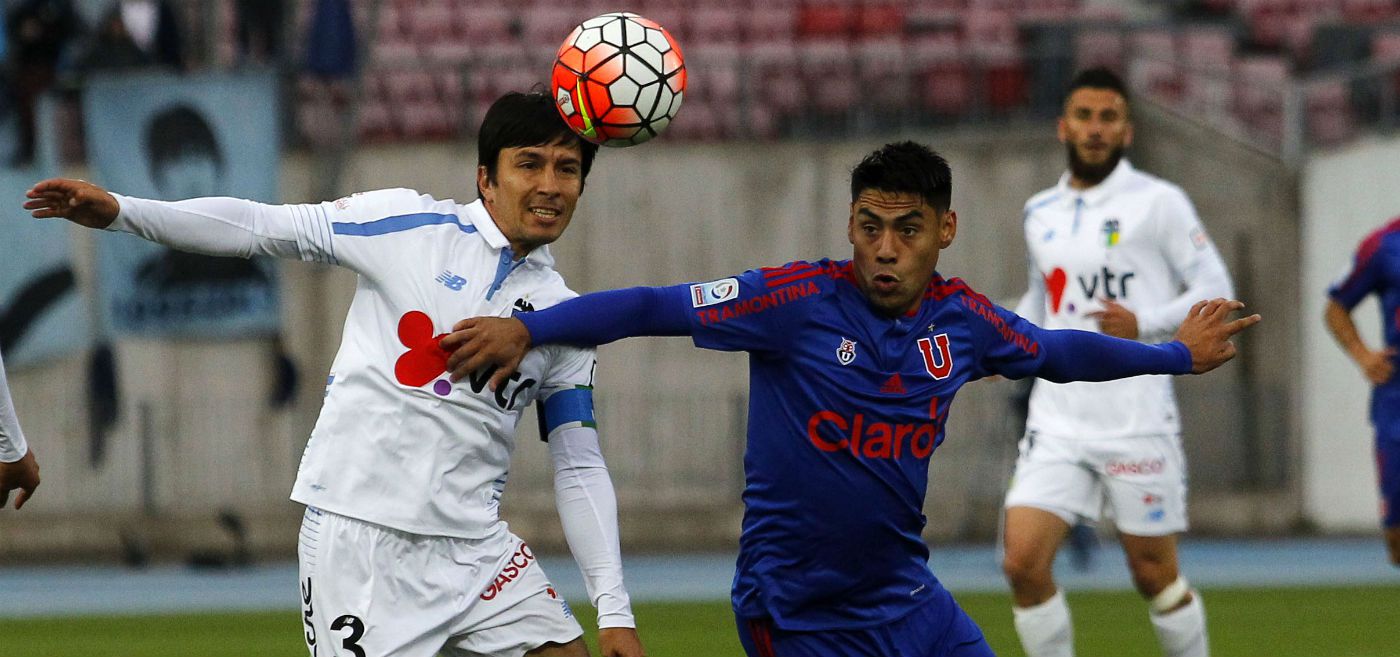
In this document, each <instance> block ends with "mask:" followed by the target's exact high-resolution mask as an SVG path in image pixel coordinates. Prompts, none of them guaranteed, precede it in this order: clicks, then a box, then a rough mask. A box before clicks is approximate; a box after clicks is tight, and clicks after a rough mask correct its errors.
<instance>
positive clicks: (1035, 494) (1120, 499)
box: [1006, 431, 1186, 536]
mask: <svg viewBox="0 0 1400 657" xmlns="http://www.w3.org/2000/svg"><path fill="white" fill-rule="evenodd" d="M1020 447H1021V456H1020V458H1018V459H1017V460H1016V472H1015V474H1014V475H1012V478H1011V489H1010V490H1009V491H1007V493H1006V506H1007V507H1013V506H1028V507H1034V508H1037V509H1042V510H1045V511H1049V512H1051V513H1053V514H1055V515H1057V516H1059V517H1060V518H1062V519H1063V520H1064V521H1065V522H1067V523H1069V524H1070V525H1074V524H1076V523H1078V522H1080V521H1096V520H1098V519H1099V516H1100V512H1101V510H1102V509H1103V507H1104V506H1107V507H1108V510H1109V514H1110V515H1111V517H1112V518H1113V520H1114V524H1116V525H1117V526H1118V531H1120V532H1122V533H1124V534H1129V535H1132V536H1167V535H1170V534H1176V533H1180V532H1184V531H1186V457H1185V455H1184V454H1183V453H1182V451H1181V437H1180V436H1179V435H1156V436H1132V437H1124V438H1106V439H1094V440H1083V439H1067V438H1056V437H1050V436H1046V435H1045V434H1043V433H1038V432H1034V431H1032V432H1027V433H1026V436H1025V437H1024V438H1022V439H1021V446H1020Z"/></svg>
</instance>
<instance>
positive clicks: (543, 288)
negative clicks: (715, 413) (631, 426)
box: [112, 189, 595, 538]
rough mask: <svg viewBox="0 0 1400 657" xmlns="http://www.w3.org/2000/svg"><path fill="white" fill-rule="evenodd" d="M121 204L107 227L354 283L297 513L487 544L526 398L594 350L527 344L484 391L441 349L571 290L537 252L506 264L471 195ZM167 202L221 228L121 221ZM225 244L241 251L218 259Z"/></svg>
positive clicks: (541, 394) (496, 234) (384, 193)
mask: <svg viewBox="0 0 1400 657" xmlns="http://www.w3.org/2000/svg"><path fill="white" fill-rule="evenodd" d="M117 198H118V200H119V202H120V203H121V205H122V217H119V218H118V221H117V223H115V224H114V225H113V227H112V228H113V229H120V230H126V231H129V232H135V233H137V234H140V235H142V236H144V237H147V238H150V239H155V240H157V241H160V242H163V243H166V244H169V245H171V246H174V247H176V248H181V249H185V250H193V251H202V252H210V251H214V252H218V253H222V254H225V255H243V256H245V257H246V256H247V255H249V254H268V255H277V256H281V257H288V258H300V259H302V260H307V261H315V262H323V263H330V264H338V265H341V266H344V267H347V268H349V269H351V270H354V271H355V272H356V273H358V274H359V281H358V284H357V286H356V289H355V297H354V299H353V301H352V302H351V304H350V310H349V313H348V314H347V316H346V319H345V329H344V333H343V335H342V337H341V343H340V350H339V352H338V353H337V354H336V357H335V362H334V364H333V365H332V367H331V372H330V375H329V376H328V377H327V383H326V399H325V403H324V406H323V407H322V409H321V415H320V418H319V419H318V420H317V422H316V427H315V429H314V430H313V432H312V434H311V439H310V441H309V442H308V443H307V445H306V452H305V454H304V455H303V456H302V461H301V466H300V468H299V470H298V473H297V480H296V484H295V486H294V487H293V489H292V499H294V500H296V501H298V502H301V503H303V504H306V505H309V506H314V507H317V508H320V509H324V510H326V511H330V512H332V513H336V514H340V515H343V516H348V517H351V518H356V519H359V520H363V521H366V522H371V523H375V524H378V525H383V526H385V527H390V528H393V529H397V530H401V531H405V532H411V533H415V534H425V535H432V536H450V537H457V538H484V537H486V536H488V535H490V534H491V533H492V532H493V531H495V530H496V529H497V528H498V526H497V520H498V517H497V504H498V501H499V499H500V496H501V492H502V490H503V488H504V486H505V481H506V475H507V471H508V468H509V464H510V455H511V452H512V450H513V448H514V433H515V427H516V423H517V422H518V421H519V419H520V413H521V411H522V410H523V409H525V408H526V407H527V406H529V405H530V403H531V402H532V401H534V400H535V399H536V398H538V399H540V400H543V399H545V398H547V397H548V396H550V395H552V394H553V393H555V392H558V391H561V390H567V389H573V388H575V387H578V386H589V385H592V376H593V368H594V362H595V361H594V351H593V350H591V349H578V348H574V347H567V346H545V347H540V348H536V349H532V350H531V351H530V352H529V354H528V355H527V356H526V357H525V359H524V361H523V362H521V364H520V369H519V372H517V373H516V374H515V375H513V376H512V377H511V379H510V381H509V382H508V383H507V384H505V385H503V386H501V387H500V389H498V390H496V391H494V392H493V391H492V390H490V389H489V388H488V387H486V381H487V378H488V377H487V376H485V373H476V374H475V375H473V376H472V377H471V378H469V379H465V380H462V381H460V382H458V383H455V384H454V383H451V382H450V381H449V380H448V378H447V375H446V373H445V371H444V370H445V365H446V359H447V354H446V353H445V352H442V351H441V350H440V349H439V348H438V347H437V340H438V338H440V337H441V336H442V335H443V334H445V333H447V332H448V331H451V329H452V325H453V324H454V323H456V322H457V321H459V320H461V319H464V318H467V317H474V316H507V315H509V314H510V313H511V311H512V310H516V309H523V310H529V309H534V308H544V307H548V306H551V305H553V304H555V303H558V302H559V301H562V300H564V299H567V298H569V297H572V296H575V293H574V292H572V291H571V290H569V289H568V288H567V287H566V286H565V285H564V281H563V278H562V277H560V275H559V274H558V272H556V271H555V270H554V268H553V264H554V261H553V258H552V257H551V256H550V254H549V250H548V249H547V248H546V247H540V248H537V249H534V250H533V251H531V252H530V254H529V255H528V256H526V257H525V258H522V259H519V260H516V259H514V257H513V254H512V253H511V250H510V245H509V243H508V241H507V239H506V237H505V236H504V235H502V234H501V232H500V230H499V229H498V228H497V227H496V224H495V222H493V221H492V219H491V217H490V215H489V214H488V213H487V212H486V210H485V208H484V207H483V206H482V205H481V202H480V201H477V202H474V203H471V204H469V205H458V204H456V203H454V202H452V201H450V200H449V201H438V200H435V199H433V198H431V197H429V196H426V195H420V194H418V193H417V192H415V191H412V190H407V189H390V190H381V191H376V192H368V193H363V194H356V195H354V196H350V197H347V198H343V199H340V200H337V201H333V202H326V203H320V204H314V205H288V206H268V205H262V204H257V203H250V202H246V201H235V200H232V199H223V201H225V202H226V203H225V205H224V206H220V207H219V208H218V212H217V213H215V212H213V211H206V210H202V209H201V208H203V207H207V206H201V205H200V204H201V203H205V204H207V203H215V202H218V201H220V200H219V199H196V200H194V201H183V202H179V203H173V204H163V206H162V205H153V202H151V201H145V200H142V199H132V198H128V197H123V196H118V197H117ZM165 208H179V209H182V210H184V211H193V212H197V213H198V212H206V214H207V215H208V216H216V215H217V216H218V217H221V218H225V220H224V221H213V222H208V223H207V225H206V226H205V227H204V229H203V230H200V231H189V230H186V231H183V232H180V233H175V232H166V233H164V234H161V233H158V232H157V231H159V230H161V228H160V226H159V225H158V224H159V222H158V221H143V222H132V221H130V220H128V219H127V217H128V215H130V214H133V213H141V210H143V209H144V210H146V212H145V213H144V214H146V215H151V216H154V215H157V214H158V213H159V212H161V211H165ZM235 213H251V215H252V216H249V217H242V216H239V218H238V219H237V221H233V222H232V223H235V224H237V225H238V227H236V228H230V229H229V230H228V232H227V233H226V234H223V233H222V231H223V230H224V229H223V227H222V226H223V225H224V224H228V223H230V221H229V220H228V219H227V217H229V216H230V215H233V214H235ZM245 227H251V230H249V229H248V228H245ZM230 243H242V244H243V246H242V247H241V248H239V249H237V252H236V253H232V254H230V253H229V249H228V246H227V245H228V244H230ZM214 245H218V248H217V249H216V248H214Z"/></svg>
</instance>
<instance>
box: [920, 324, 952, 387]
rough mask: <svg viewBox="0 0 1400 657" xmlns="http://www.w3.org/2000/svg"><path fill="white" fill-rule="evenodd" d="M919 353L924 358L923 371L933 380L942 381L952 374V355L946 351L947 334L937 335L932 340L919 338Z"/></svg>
mask: <svg viewBox="0 0 1400 657" xmlns="http://www.w3.org/2000/svg"><path fill="white" fill-rule="evenodd" d="M935 345H936V346H935ZM919 353H921V354H923V356H924V369H926V370H928V373H929V374H930V375H931V376H933V378H934V379H936V380H939V381H942V380H943V379H946V378H948V375H949V374H952V373H953V354H952V352H951V351H949V350H948V334H947V333H939V334H938V335H935V336H933V339H932V340H930V339H928V338H919Z"/></svg>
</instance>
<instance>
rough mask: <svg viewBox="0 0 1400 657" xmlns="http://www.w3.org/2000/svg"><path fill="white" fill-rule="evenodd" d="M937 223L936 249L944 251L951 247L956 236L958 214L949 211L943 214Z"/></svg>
mask: <svg viewBox="0 0 1400 657" xmlns="http://www.w3.org/2000/svg"><path fill="white" fill-rule="evenodd" d="M939 223H940V224H941V225H940V226H939V227H938V248H940V249H946V248H948V247H949V246H952V245H953V238H954V237H957V236H958V213H957V212H954V211H953V210H951V209H950V210H948V211H947V212H944V213H943V217H942V221H941V222H939Z"/></svg>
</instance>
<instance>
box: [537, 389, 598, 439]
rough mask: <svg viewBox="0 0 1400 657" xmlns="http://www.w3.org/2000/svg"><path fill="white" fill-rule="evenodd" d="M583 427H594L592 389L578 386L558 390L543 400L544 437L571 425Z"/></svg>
mask: <svg viewBox="0 0 1400 657" xmlns="http://www.w3.org/2000/svg"><path fill="white" fill-rule="evenodd" d="M575 422H577V423H579V424H581V425H582V426H585V427H596V426H598V422H597V421H596V420H594V419H593V388H590V387H588V386H579V387H577V388H573V389H571V390H560V391H559V392H556V393H554V394H552V395H550V396H549V399H546V400H544V425H545V435H549V434H550V433H553V431H554V430H555V429H558V428H559V427H561V426H564V425H566V424H571V423H575Z"/></svg>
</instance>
